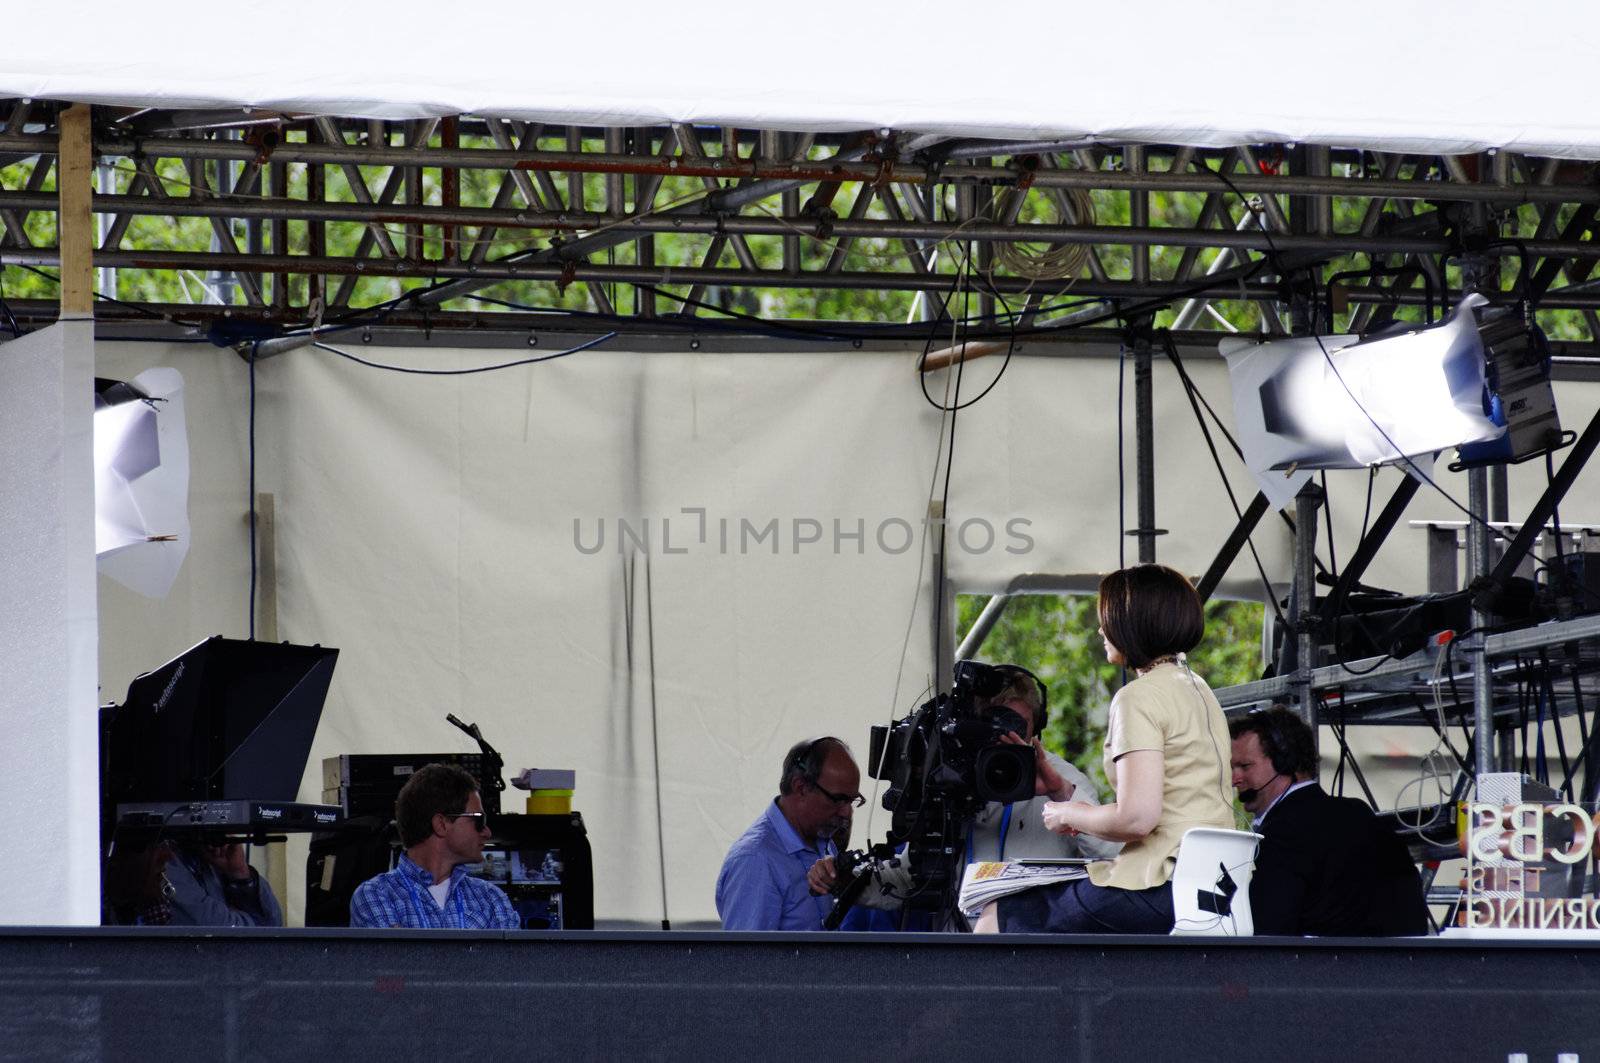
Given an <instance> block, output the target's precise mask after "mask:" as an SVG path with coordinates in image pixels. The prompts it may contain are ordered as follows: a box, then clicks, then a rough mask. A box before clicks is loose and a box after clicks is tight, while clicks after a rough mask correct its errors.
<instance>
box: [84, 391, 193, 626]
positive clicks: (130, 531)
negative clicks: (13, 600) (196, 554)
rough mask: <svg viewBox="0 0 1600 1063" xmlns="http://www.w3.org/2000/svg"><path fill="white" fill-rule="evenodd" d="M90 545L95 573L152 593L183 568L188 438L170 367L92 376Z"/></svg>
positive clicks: (158, 594)
mask: <svg viewBox="0 0 1600 1063" xmlns="http://www.w3.org/2000/svg"><path fill="white" fill-rule="evenodd" d="M94 548H95V555H96V557H97V558H98V559H99V567H100V571H101V572H104V573H105V574H106V575H108V576H110V577H111V578H112V579H114V580H116V581H117V582H118V583H121V584H123V585H124V586H127V587H129V588H131V589H133V590H136V591H138V592H139V593H141V594H145V595H149V596H150V597H152V598H160V597H163V596H165V595H166V593H167V591H168V590H170V589H171V587H172V581H173V580H174V579H175V578H176V577H177V575H178V569H179V568H181V567H182V566H183V559H184V556H185V554H187V553H188V549H189V443H188V437H187V429H186V426H185V423H184V414H183V377H182V376H180V375H179V374H178V371H177V370H176V369H150V370H147V371H145V372H143V373H140V374H139V375H138V376H136V377H134V378H133V379H132V380H131V381H120V380H105V379H97V380H96V381H95V396H94Z"/></svg>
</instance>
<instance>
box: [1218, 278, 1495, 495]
mask: <svg viewBox="0 0 1600 1063" xmlns="http://www.w3.org/2000/svg"><path fill="white" fill-rule="evenodd" d="M1484 302H1485V300H1484V298H1483V297H1482V296H1480V295H1469V296H1467V298H1465V299H1463V300H1462V301H1461V303H1460V304H1459V305H1458V306H1457V307H1456V308H1455V310H1454V312H1452V313H1451V315H1450V316H1449V318H1447V319H1446V320H1445V321H1444V322H1442V323H1441V324H1438V325H1434V326H1431V327H1428V328H1419V329H1413V330H1411V331H1409V332H1404V333H1401V334H1399V335H1394V336H1387V337H1384V338H1382V339H1377V340H1368V341H1366V342H1361V340H1360V337H1358V336H1320V337H1318V336H1297V337H1293V338H1291V339H1282V340H1273V341H1271V342H1268V343H1253V342H1251V341H1249V340H1245V339H1235V338H1229V339H1226V340H1223V341H1222V343H1221V345H1220V347H1219V350H1220V351H1221V354H1222V356H1223V358H1224V359H1226V360H1227V363H1228V377H1229V381H1230V383H1231V384H1232V388H1233V407H1234V416H1235V418H1236V423H1237V425H1238V428H1239V443H1240V446H1241V447H1242V449H1243V450H1244V455H1245V462H1246V464H1247V465H1249V467H1250V470H1251V472H1252V473H1254V474H1255V476H1256V479H1257V480H1258V481H1259V482H1261V484H1262V486H1263V489H1264V490H1265V489H1266V488H1267V486H1268V485H1269V484H1270V485H1272V486H1273V487H1274V488H1275V489H1276V488H1281V486H1282V484H1283V481H1284V480H1285V476H1284V472H1285V470H1291V469H1292V470H1295V471H1296V472H1300V471H1304V470H1311V469H1360V468H1366V467H1368V466H1371V465H1379V464H1383V463H1386V462H1394V461H1400V460H1402V459H1406V458H1413V457H1417V456H1419V455H1425V454H1429V455H1431V454H1434V453H1436V452H1438V451H1441V450H1445V449H1447V448H1449V447H1458V446H1462V445H1464V444H1467V443H1479V442H1483V441H1485V440H1490V439H1495V438H1497V437H1498V436H1500V435H1501V434H1502V433H1503V432H1504V431H1505V428H1504V427H1503V426H1501V425H1497V424H1495V423H1494V422H1493V421H1492V420H1490V418H1489V416H1488V415H1487V414H1486V413H1485V412H1484V409H1483V398H1484V381H1485V357H1484V347H1483V342H1482V340H1481V338H1480V337H1479V335H1478V326H1477V321H1476V318H1475V316H1474V314H1473V312H1472V311H1473V307H1475V306H1479V305H1482V304H1483V303H1484ZM1274 493H1278V492H1276V491H1268V494H1269V497H1270V496H1271V495H1273V494H1274Z"/></svg>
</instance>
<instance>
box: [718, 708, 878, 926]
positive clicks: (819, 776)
mask: <svg viewBox="0 0 1600 1063" xmlns="http://www.w3.org/2000/svg"><path fill="white" fill-rule="evenodd" d="M860 786H861V770H860V769H859V768H857V767H856V762H855V760H854V758H852V757H851V756H850V749H849V747H848V746H846V745H845V744H844V743H843V742H841V741H840V740H839V739H837V738H817V739H812V740H811V741H808V742H801V743H799V744H798V745H796V746H795V747H794V748H793V749H790V750H789V754H788V755H787V756H786V757H784V758H783V776H782V778H781V779H780V780H779V782H778V796H777V798H776V799H774V800H773V802H772V803H771V804H770V805H768V806H767V810H766V811H765V812H764V813H762V815H761V817H760V818H759V819H757V820H756V821H755V823H754V824H752V825H751V827H750V829H749V830H747V831H745V832H744V834H743V836H741V837H740V838H739V840H738V841H736V842H734V843H733V848H731V849H729V850H728V856H727V859H725V860H724V861H723V862H722V873H721V874H720V875H718V876H717V914H718V915H720V916H721V917H722V929H724V930H821V929H822V921H823V919H825V918H826V917H827V915H828V913H829V912H830V911H831V910H832V909H833V900H832V898H830V897H825V896H817V895H815V894H813V893H812V892H811V887H810V886H809V885H808V884H807V882H806V872H807V871H809V870H810V869H811V865H812V864H814V863H816V862H817V861H818V860H820V859H822V858H823V857H828V856H833V855H835V854H836V853H837V852H838V848H837V846H836V845H835V843H834V840H835V838H837V839H838V840H839V841H840V842H843V843H848V841H849V838H850V819H851V816H852V815H853V814H854V812H855V810H856V809H857V808H859V807H860V806H861V805H863V804H865V803H866V798H864V797H862V796H861V793H860Z"/></svg>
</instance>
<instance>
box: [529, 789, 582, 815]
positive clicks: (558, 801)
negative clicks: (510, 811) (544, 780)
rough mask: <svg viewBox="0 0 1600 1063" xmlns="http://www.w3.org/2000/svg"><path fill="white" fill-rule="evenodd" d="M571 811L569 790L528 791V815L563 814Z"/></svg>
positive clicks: (570, 792)
mask: <svg viewBox="0 0 1600 1063" xmlns="http://www.w3.org/2000/svg"><path fill="white" fill-rule="evenodd" d="M571 811H572V791H571V790H532V791H529V793H528V815H530V816H564V815H566V814H567V813H569V812H571Z"/></svg>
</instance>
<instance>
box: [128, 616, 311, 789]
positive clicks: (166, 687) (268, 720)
mask: <svg viewBox="0 0 1600 1063" xmlns="http://www.w3.org/2000/svg"><path fill="white" fill-rule="evenodd" d="M338 657H339V651H338V650H336V649H329V648H325V647H322V646H295V645H291V644H289V643H286V642H282V643H272V642H251V641H244V640H241V639H228V638H223V637H222V636H220V635H217V636H214V637H212V638H209V639H206V640H205V641H204V642H202V643H200V644H199V645H197V646H194V647H192V648H190V649H188V650H185V651H184V652H183V653H182V654H180V655H178V656H177V657H174V658H173V659H172V660H170V661H168V662H167V663H166V664H164V665H162V666H161V667H159V668H157V669H155V670H154V671H151V672H146V673H145V674H144V675H141V676H139V677H138V678H137V679H135V680H134V681H133V682H132V683H130V684H129V685H128V697H127V700H126V701H125V702H124V703H123V704H122V705H120V706H116V707H113V708H110V709H107V710H105V712H104V714H103V716H102V739H101V740H102V747H101V767H102V771H103V782H102V791H101V793H102V799H103V801H104V802H105V804H106V806H107V807H109V808H115V807H116V805H118V804H120V803H127V802H140V801H206V800H237V799H246V800H266V801H293V800H294V799H295V797H296V796H297V795H298V793H299V790H300V778H301V776H302V775H303V774H304V773H305V767H306V758H307V756H308V755H309V754H310V752H311V740H312V738H313V737H315V735H316V732H317V721H318V719H319V718H320V717H321V716H322V703H323V700H324V699H325V698H326V697H327V695H328V684H329V682H330V681H331V680H332V679H333V666H334V663H335V662H336V661H337V660H338Z"/></svg>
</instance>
